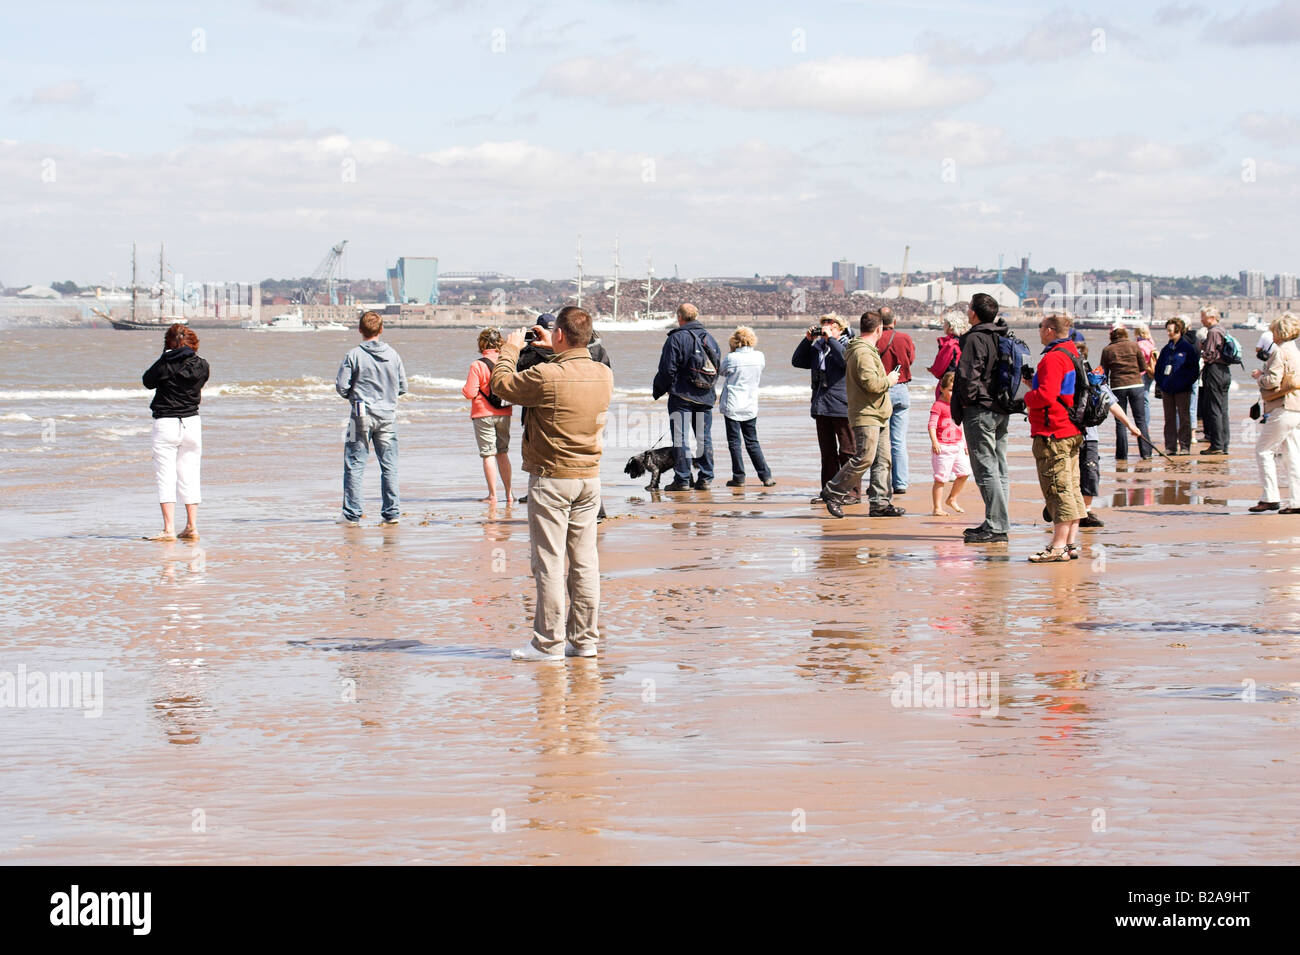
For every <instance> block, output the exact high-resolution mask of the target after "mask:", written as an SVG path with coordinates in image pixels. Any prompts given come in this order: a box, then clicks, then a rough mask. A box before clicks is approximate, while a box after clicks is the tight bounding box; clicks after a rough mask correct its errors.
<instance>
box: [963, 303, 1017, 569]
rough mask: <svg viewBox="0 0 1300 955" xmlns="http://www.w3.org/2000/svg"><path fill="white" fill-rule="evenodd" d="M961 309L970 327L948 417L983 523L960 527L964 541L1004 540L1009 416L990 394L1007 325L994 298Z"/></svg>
mask: <svg viewBox="0 0 1300 955" xmlns="http://www.w3.org/2000/svg"><path fill="white" fill-rule="evenodd" d="M966 314H967V315H968V316H969V317H970V322H971V326H970V330H969V331H968V332H966V334H965V335H963V336H962V337H961V359H960V360H959V361H958V362H957V376H956V379H957V380H956V381H955V382H953V389H952V420H953V421H955V422H956V423H957V424H960V425H961V426H962V430H963V431H964V432H965V433H966V445H967V447H968V448H969V449H970V469H971V475H972V476H973V477H974V478H975V484H976V486H977V487H979V489H980V497H982V498H983V499H984V521H983V523H981V524H978V525H977V526H975V527H968V528H966V530H965V532H964V537H965V539H966V543H968V544H988V543H995V542H1000V541H1005V540H1006V539H1007V532H1008V531H1009V530H1010V529H1011V525H1010V523H1009V521H1008V518H1007V509H1008V506H1009V503H1010V492H1011V485H1010V481H1009V479H1008V477H1007V422H1008V420H1009V417H1008V415H1006V414H1005V413H1004V412H1003V411H1001V410H1000V409H999V408H998V407H996V406H995V404H994V402H993V395H992V387H993V370H994V366H995V365H996V364H997V358H998V339H999V337H1001V336H1004V335H1006V334H1007V332H1008V331H1009V329H1008V328H1007V323H1006V322H1004V321H1003V320H1002V319H1000V318H998V303H997V299H995V298H994V297H993V296H992V295H986V294H984V293H983V292H979V293H977V294H976V295H974V296H973V297H972V298H971V300H970V306H969V307H968V308H967V309H966Z"/></svg>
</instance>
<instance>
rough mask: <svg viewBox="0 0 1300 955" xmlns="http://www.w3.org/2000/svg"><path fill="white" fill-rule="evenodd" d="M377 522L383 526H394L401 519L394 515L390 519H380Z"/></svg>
mask: <svg viewBox="0 0 1300 955" xmlns="http://www.w3.org/2000/svg"><path fill="white" fill-rule="evenodd" d="M379 523H380V524H381V525H383V526H384V527H396V526H397V525H398V524H400V523H402V521H401V519H400V518H397V517H394V518H393V519H392V520H391V521H380V522H379Z"/></svg>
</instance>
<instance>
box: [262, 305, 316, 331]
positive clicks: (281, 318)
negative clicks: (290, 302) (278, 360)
mask: <svg viewBox="0 0 1300 955" xmlns="http://www.w3.org/2000/svg"><path fill="white" fill-rule="evenodd" d="M253 330H254V331H258V332H314V331H316V326H315V325H312V324H311V323H310V322H304V321H303V320H302V309H297V310H296V311H292V312H285V313H284V314H283V315H277V316H275V318H273V319H271V321H270V323H269V324H266V325H259V326H257V327H256V328H254V329H253Z"/></svg>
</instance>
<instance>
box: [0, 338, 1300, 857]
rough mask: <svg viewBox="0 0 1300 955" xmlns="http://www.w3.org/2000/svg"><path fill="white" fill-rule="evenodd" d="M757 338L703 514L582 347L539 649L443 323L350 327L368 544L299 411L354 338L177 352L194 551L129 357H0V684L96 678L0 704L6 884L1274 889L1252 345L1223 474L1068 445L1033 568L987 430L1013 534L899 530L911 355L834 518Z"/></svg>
mask: <svg viewBox="0 0 1300 955" xmlns="http://www.w3.org/2000/svg"><path fill="white" fill-rule="evenodd" d="M713 330H714V333H715V335H717V336H718V337H719V339H720V340H721V339H723V337H724V333H725V332H726V331H729V329H716V328H715V329H713ZM1101 334H1102V333H1097V332H1089V333H1088V335H1089V339H1090V342H1092V348H1093V350H1094V353H1097V352H1099V350H1100V344H1101V342H1102V338H1101ZM786 337H787V336H783V335H779V334H778V333H776V332H769V333H766V334H763V333H760V342H759V347H760V348H761V349H763V350H764V351H765V352H766V354H767V361H768V373H767V374H766V376H765V378H764V391H763V394H762V396H761V398H760V432H759V433H760V437H761V439H762V441H763V444H764V448H765V450H766V452H767V457H768V460H769V462H770V463H771V464H772V467H773V470H774V472H775V476H776V478H777V480H778V482H779V483H778V484H777V486H775V487H773V488H770V489H765V488H762V487H761V486H760V485H758V483H757V481H756V479H755V478H754V476H753V474H752V472H751V474H750V484H749V486H747V487H746V488H744V489H735V490H733V489H730V488H725V487H723V486H722V482H723V481H725V480H726V478H727V476H728V474H729V471H730V468H729V465H728V457H727V450H726V441H725V437H724V434H723V429H722V426H721V421H720V419H719V420H716V421H715V428H714V453H715V459H716V461H717V474H718V477H717V479H716V482H715V486H714V488H713V489H712V490H711V491H707V492H693V493H689V494H681V495H667V494H665V495H659V494H651V493H650V492H647V491H645V490H643V488H642V487H641V485H642V484H643V483H644V480H642V481H636V482H634V481H631V480H630V479H628V478H627V477H626V476H625V475H623V474H622V468H623V464H624V462H625V460H626V458H627V457H628V456H629V455H630V454H632V453H635V452H637V451H641V450H645V449H646V448H647V447H649V446H650V445H651V443H654V441H655V438H656V437H657V433H656V432H657V431H658V423H659V421H660V419H661V418H662V415H663V403H662V402H659V403H658V404H652V403H651V401H650V397H649V384H650V377H651V375H652V373H653V367H654V363H655V361H656V360H657V357H658V349H659V344H660V342H661V340H662V333H658V332H648V331H646V332H642V331H638V332H626V333H624V332H612V333H608V334H607V335H606V336H605V344H606V347H607V348H608V349H609V351H610V353H611V355H612V357H613V367H614V373H615V385H616V389H617V390H616V395H615V407H614V408H612V409H611V420H612V421H616V422H621V423H619V424H617V425H616V426H614V427H613V430H612V432H611V434H610V435H609V437H610V439H611V440H610V441H609V443H608V447H607V451H606V455H605V461H604V464H603V472H602V479H603V482H604V494H605V501H606V506H607V509H608V511H609V515H610V516H609V519H608V520H607V521H606V522H605V523H604V524H603V525H602V526H601V530H600V554H601V570H602V588H603V594H602V618H601V622H602V631H603V635H602V647H601V655H600V657H599V658H598V660H595V661H585V660H571V661H568V662H566V663H565V664H563V665H557V666H550V665H529V664H522V663H512V662H511V661H510V660H509V651H510V649H511V648H513V647H516V646H519V645H521V644H522V643H523V642H524V641H525V640H526V639H527V637H528V633H529V629H530V627H529V621H530V618H531V612H532V599H533V598H532V593H533V592H532V580H531V576H530V573H529V565H528V543H527V524H526V519H525V513H524V507H523V506H522V505H516V506H514V507H513V508H510V509H507V508H505V507H504V506H502V507H501V508H499V509H497V510H496V511H494V512H493V511H489V510H488V508H487V507H486V506H485V505H482V504H480V503H477V502H476V500H475V499H476V498H478V497H481V496H482V493H483V488H482V478H481V473H480V472H479V465H478V460H477V457H476V455H475V453H474V445H473V438H472V434H471V430H470V424H469V421H468V417H467V414H468V412H467V402H465V401H464V400H463V399H462V398H461V397H460V394H459V384H460V382H462V381H463V380H464V373H465V369H466V367H467V365H468V364H469V362H470V361H471V360H473V358H474V352H473V333H472V332H453V331H433V330H403V331H401V332H398V333H394V334H392V335H390V336H386V338H387V340H389V341H390V342H391V343H392V344H393V345H394V346H395V347H396V348H397V349H398V350H399V351H400V352H401V353H402V355H403V358H404V360H405V362H406V366H407V370H408V374H410V375H411V376H412V395H410V396H408V397H407V398H404V399H403V401H402V405H401V409H400V412H399V419H398V433H399V436H400V441H401V456H402V457H401V479H402V497H403V505H402V511H403V517H402V524H401V525H400V526H399V527H395V528H381V527H379V526H377V524H378V469H377V467H376V466H375V465H374V463H373V459H372V462H371V466H370V469H369V472H368V473H367V477H366V481H367V494H368V499H369V505H370V506H369V508H368V511H369V516H368V517H367V518H366V520H364V521H363V526H362V527H360V528H355V529H353V528H345V527H340V526H338V525H336V524H335V519H336V518H337V516H338V510H339V498H340V484H341V428H342V422H343V419H344V417H345V415H346V404H345V402H343V401H342V400H340V399H338V398H337V397H336V396H334V395H333V392H332V387H331V384H330V382H331V381H332V377H333V374H334V371H335V369H336V368H337V364H338V361H339V359H340V358H341V356H342V354H343V352H344V351H345V350H346V349H347V348H348V347H350V346H351V345H352V344H353V343H354V338H355V336H354V335H352V334H351V333H336V334H330V333H324V332H322V333H316V334H312V335H299V336H287V339H288V340H285V337H280V338H277V337H275V336H266V335H263V336H259V335H257V334H256V333H240V332H235V331H229V332H226V331H221V332H211V333H205V334H204V337H203V345H202V354H203V355H204V356H205V357H206V358H207V359H208V361H209V362H210V363H211V365H212V369H213V375H212V380H211V382H210V383H209V386H208V389H207V391H206V392H205V398H204V404H203V417H204V458H203V485H204V502H203V505H202V510H201V520H200V528H201V531H202V539H201V540H200V541H199V542H198V543H196V544H190V543H183V542H178V543H169V544H154V543H146V542H143V541H141V540H140V539H139V538H140V537H141V535H142V534H145V533H150V532H152V531H154V530H156V528H157V524H158V515H157V504H156V500H155V498H154V495H153V485H152V480H151V471H150V463H149V447H148V428H149V424H150V422H149V417H148V402H149V393H148V392H146V391H145V390H144V389H143V388H141V387H140V386H139V375H140V373H141V372H142V371H143V370H144V369H145V368H146V367H147V366H148V364H149V363H150V362H151V361H152V360H153V358H154V357H156V354H157V351H158V350H159V346H160V343H159V342H156V341H154V337H153V336H152V335H149V334H146V333H134V332H112V331H79V332H72V331H54V330H48V331H47V330H38V331H15V330H0V347H2V348H3V350H4V352H5V354H6V355H8V356H11V357H10V364H11V365H12V366H13V368H15V369H16V370H15V371H14V372H13V373H12V374H11V375H9V376H7V378H6V381H5V383H4V384H3V385H0V447H3V449H4V451H5V454H4V456H3V458H2V459H0V506H2V507H3V513H4V515H5V517H4V521H3V529H2V530H0V561H2V563H3V568H4V571H5V578H6V580H7V585H6V586H5V587H4V588H3V590H0V620H2V621H3V622H4V624H5V625H6V627H5V628H6V630H7V632H8V634H9V639H7V640H6V641H4V645H3V647H2V648H0V672H16V671H17V670H18V669H19V668H20V667H25V668H26V670H27V671H28V672H32V671H42V672H52V671H87V672H96V673H101V674H102V679H103V700H102V704H103V705H102V715H99V716H93V717H87V716H86V715H85V714H84V713H83V712H81V711H78V710H77V709H72V708H49V707H38V706H28V707H10V708H6V709H3V710H0V739H3V742H4V748H5V752H6V754H7V755H8V763H7V771H6V778H7V786H6V793H7V795H6V799H5V812H4V813H3V814H0V861H3V862H5V863H94V864H100V863H146V862H161V863H198V862H206V863H217V864H227V863H229V864H234V863H250V862H270V861H274V862H282V863H406V862H429V863H447V862H485V863H508V862H536V863H565V862H567V863H626V862H634V863H635V862H639V863H669V862H680V863H710V862H721V863H764V862H774V863H789V862H826V863H923V864H929V863H1051V864H1077V863H1107V864H1124V865H1135V864H1148V863H1173V864H1219V863H1248V864H1280V863H1293V862H1294V861H1295V860H1296V850H1295V844H1296V839H1297V837H1298V836H1300V817H1298V814H1297V812H1296V806H1297V805H1298V804H1300V771H1297V768H1296V767H1297V757H1300V734H1298V733H1297V728H1298V724H1300V708H1298V707H1297V703H1298V702H1300V666H1298V665H1297V658H1298V657H1297V655H1298V653H1300V612H1298V611H1297V607H1300V602H1298V598H1300V520H1297V519H1296V518H1294V517H1288V516H1281V515H1277V514H1266V515H1261V516H1255V515H1249V514H1247V513H1245V508H1246V507H1247V506H1249V505H1250V504H1252V503H1254V502H1255V501H1256V500H1257V499H1258V494H1259V487H1258V483H1257V477H1256V470H1255V463H1254V458H1253V454H1252V449H1251V446H1250V442H1248V441H1247V440H1246V439H1245V438H1243V437H1242V422H1243V419H1244V418H1245V417H1246V408H1247V406H1248V405H1249V403H1250V401H1251V400H1253V386H1252V385H1251V384H1250V382H1249V379H1248V378H1247V377H1246V376H1247V375H1248V372H1249V369H1250V368H1252V367H1255V363H1254V360H1253V358H1252V357H1250V356H1248V357H1247V367H1246V369H1245V370H1244V371H1243V369H1240V368H1238V369H1236V371H1235V374H1236V378H1237V382H1238V384H1239V385H1240V387H1237V388H1234V390H1233V392H1232V394H1231V412H1232V413H1231V419H1232V423H1233V425H1232V426H1233V445H1232V453H1231V455H1230V457H1229V458H1227V459H1221V458H1216V459H1209V460H1203V459H1196V458H1192V459H1187V458H1181V459H1177V461H1176V463H1170V462H1166V461H1162V460H1160V459H1159V458H1157V459H1156V460H1155V461H1154V462H1153V463H1150V464H1148V463H1138V462H1137V461H1133V462H1131V463H1130V464H1127V465H1121V466H1120V467H1119V468H1118V469H1117V468H1116V465H1115V462H1114V459H1113V443H1114V431H1113V428H1111V427H1109V426H1107V427H1103V429H1102V444H1101V450H1102V472H1103V482H1102V493H1101V496H1100V497H1099V499H1098V508H1097V513H1098V515H1099V516H1101V517H1102V518H1103V519H1104V520H1105V522H1106V526H1105V527H1104V528H1101V529H1097V530H1088V531H1084V532H1083V533H1084V535H1085V536H1084V542H1085V547H1084V556H1083V559H1082V560H1079V561H1076V562H1072V563H1070V564H1064V565H1047V566H1035V565H1032V564H1029V563H1027V562H1026V560H1025V558H1026V556H1027V555H1028V554H1030V553H1032V552H1033V551H1035V550H1038V549H1039V548H1041V547H1042V546H1044V544H1045V541H1046V539H1047V535H1048V525H1046V524H1045V523H1044V522H1043V521H1042V519H1041V514H1040V511H1041V509H1042V500H1041V497H1040V494H1039V491H1038V486H1037V481H1036V478H1035V473H1034V468H1033V462H1032V459H1031V457H1030V454H1029V438H1028V426H1027V425H1026V424H1025V423H1024V422H1023V419H1021V420H1017V421H1016V422H1014V423H1013V425H1012V432H1011V434H1012V441H1011V445H1012V449H1013V455H1012V480H1013V487H1012V492H1011V515H1012V519H1013V522H1014V526H1013V528H1012V536H1011V541H1010V543H1009V544H1006V545H990V546H981V547H975V546H967V545H965V544H963V543H962V541H961V536H960V530H961V528H962V527H964V526H967V525H969V524H974V523H977V522H978V520H979V519H980V517H981V516H982V511H981V507H980V502H979V495H978V492H977V491H976V489H975V488H974V487H973V486H971V487H969V488H968V489H967V490H966V492H965V493H964V496H963V499H962V503H963V504H964V506H965V507H966V509H967V514H966V515H965V516H964V517H958V516H953V517H948V518H936V517H931V516H929V513H928V512H929V496H928V494H929V480H930V470H929V454H928V447H927V443H926V440H925V435H924V429H925V416H926V414H927V412H928V408H929V401H930V395H931V393H932V389H933V381H932V379H930V378H929V376H928V374H927V373H926V372H925V370H924V368H925V366H926V365H927V364H928V363H929V360H930V358H931V357H932V355H933V353H934V339H933V336H931V335H929V334H918V335H917V343H918V351H919V352H920V355H919V358H918V362H917V368H916V371H915V374H916V375H917V381H916V382H915V383H914V386H913V389H912V401H913V404H912V415H911V424H910V432H909V433H910V445H911V468H912V486H911V490H910V491H909V493H908V494H907V495H905V496H903V497H901V498H899V499H898V503H900V504H903V505H905V506H906V507H907V508H908V511H909V513H908V514H907V515H906V516H905V517H902V518H898V519H869V518H867V517H866V516H865V514H864V513H862V512H863V511H865V506H864V507H860V508H856V509H850V510H849V518H848V519H846V520H843V521H838V522H831V521H828V520H827V519H826V517H825V511H824V509H823V508H821V507H820V506H817V505H813V504H810V503H809V498H810V496H811V495H812V494H814V493H815V492H816V488H817V468H818V463H817V450H816V441H815V436H814V433H813V429H812V423H811V421H810V420H809V418H808V415H807V388H808V382H807V377H806V374H807V373H806V372H800V371H797V370H795V369H792V368H790V367H789V354H790V352H791V350H792V349H793V347H794V344H795V342H794V340H790V341H786V340H785V338H786ZM1034 351H1035V353H1036V352H1037V349H1036V348H1035V349H1034ZM620 415H621V416H622V417H621V418H620V417H619V416H620ZM1152 419H1153V420H1152V426H1151V430H1152V433H1153V434H1155V435H1158V434H1159V430H1160V422H1161V416H1160V413H1159V410H1158V406H1156V405H1153V411H1152ZM647 435H648V437H647ZM513 437H514V443H513V444H512V448H511V456H512V458H513V460H514V461H515V463H516V466H517V465H518V461H519V445H518V438H519V429H518V426H517V424H516V426H515V428H514V431H513ZM658 443H665V442H662V441H661V442H658ZM638 445H639V446H638ZM522 487H523V479H522V476H521V477H520V478H518V479H517V481H516V487H515V493H516V494H519V493H521V489H522ZM917 667H920V668H921V672H923V673H926V672H953V671H959V672H970V671H975V672H983V673H987V674H991V675H993V674H995V675H996V677H997V693H996V699H995V702H996V706H995V707H992V708H991V709H995V710H996V712H988V710H989V709H990V708H987V707H986V708H985V711H981V709H980V708H976V707H970V706H966V707H950V706H937V707H936V706H924V705H923V706H914V705H902V706H900V705H896V703H897V702H898V700H897V694H896V693H894V692H893V691H894V689H895V687H896V685H897V681H896V680H894V679H893V678H894V677H895V675H897V674H905V675H909V676H910V675H912V674H915V673H916V672H917V671H916V668H917Z"/></svg>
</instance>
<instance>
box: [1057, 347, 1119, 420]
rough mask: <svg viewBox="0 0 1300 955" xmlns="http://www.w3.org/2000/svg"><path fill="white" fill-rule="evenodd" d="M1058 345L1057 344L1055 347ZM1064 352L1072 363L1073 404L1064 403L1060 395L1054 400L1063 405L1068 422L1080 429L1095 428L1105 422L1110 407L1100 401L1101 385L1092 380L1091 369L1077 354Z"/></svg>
mask: <svg viewBox="0 0 1300 955" xmlns="http://www.w3.org/2000/svg"><path fill="white" fill-rule="evenodd" d="M1059 347H1060V346H1059V345H1058V346H1057V348H1059ZM1057 348H1053V349H1052V351H1056V350H1057ZM1065 354H1066V355H1068V356H1069V358H1070V361H1071V363H1073V365H1074V404H1073V405H1067V404H1065V398H1064V397H1063V396H1061V395H1057V396H1056V400H1057V401H1059V402H1060V403H1061V404H1062V405H1064V407H1065V411H1066V414H1068V415H1069V416H1070V424H1072V425H1074V426H1075V427H1076V428H1078V429H1079V430H1080V431H1082V430H1084V429H1085V428H1096V427H1097V426H1099V425H1101V424H1104V423H1105V421H1106V417H1107V416H1108V415H1109V414H1110V407H1109V406H1108V405H1107V404H1106V403H1105V402H1104V401H1102V393H1101V386H1100V385H1095V384H1093V382H1092V369H1091V368H1089V367H1088V366H1087V365H1086V364H1084V362H1083V359H1082V358H1080V357H1078V356H1077V355H1071V354H1070V353H1069V352H1066V353H1065Z"/></svg>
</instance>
